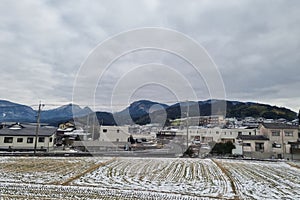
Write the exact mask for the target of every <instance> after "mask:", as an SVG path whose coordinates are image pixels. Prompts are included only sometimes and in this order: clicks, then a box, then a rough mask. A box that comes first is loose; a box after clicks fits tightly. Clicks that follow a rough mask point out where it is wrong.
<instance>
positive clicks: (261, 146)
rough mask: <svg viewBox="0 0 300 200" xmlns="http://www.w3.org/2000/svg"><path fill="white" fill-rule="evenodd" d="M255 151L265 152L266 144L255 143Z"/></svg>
mask: <svg viewBox="0 0 300 200" xmlns="http://www.w3.org/2000/svg"><path fill="white" fill-rule="evenodd" d="M255 151H261V152H263V151H264V143H261V142H255Z"/></svg>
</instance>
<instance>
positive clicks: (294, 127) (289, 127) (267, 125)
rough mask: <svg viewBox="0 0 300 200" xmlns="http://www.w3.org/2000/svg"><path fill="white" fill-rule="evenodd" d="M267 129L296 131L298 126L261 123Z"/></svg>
mask: <svg viewBox="0 0 300 200" xmlns="http://www.w3.org/2000/svg"><path fill="white" fill-rule="evenodd" d="M262 125H263V126H264V127H265V128H268V129H298V126H295V125H289V124H282V123H262Z"/></svg>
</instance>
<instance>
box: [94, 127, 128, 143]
mask: <svg viewBox="0 0 300 200" xmlns="http://www.w3.org/2000/svg"><path fill="white" fill-rule="evenodd" d="M129 137H130V133H129V131H128V127H127V126H101V127H100V136H99V141H103V142H127V140H128V138H129Z"/></svg>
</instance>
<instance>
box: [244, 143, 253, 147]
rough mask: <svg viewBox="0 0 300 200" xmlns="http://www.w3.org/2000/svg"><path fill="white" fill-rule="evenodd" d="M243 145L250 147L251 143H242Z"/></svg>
mask: <svg viewBox="0 0 300 200" xmlns="http://www.w3.org/2000/svg"><path fill="white" fill-rule="evenodd" d="M243 146H244V147H251V143H243Z"/></svg>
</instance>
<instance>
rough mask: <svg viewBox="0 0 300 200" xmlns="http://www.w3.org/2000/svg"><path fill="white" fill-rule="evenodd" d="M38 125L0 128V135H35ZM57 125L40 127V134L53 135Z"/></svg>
mask: <svg viewBox="0 0 300 200" xmlns="http://www.w3.org/2000/svg"><path fill="white" fill-rule="evenodd" d="M35 131H36V127H35V126H24V128H21V129H9V128H2V129H0V136H35ZM55 131H56V128H55V127H51V128H49V127H39V132H38V135H39V136H51V135H53V134H54V133H55Z"/></svg>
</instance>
